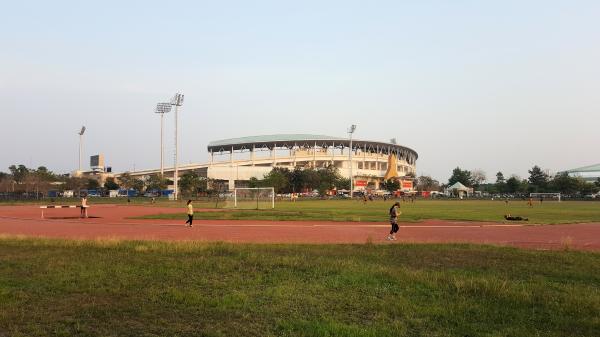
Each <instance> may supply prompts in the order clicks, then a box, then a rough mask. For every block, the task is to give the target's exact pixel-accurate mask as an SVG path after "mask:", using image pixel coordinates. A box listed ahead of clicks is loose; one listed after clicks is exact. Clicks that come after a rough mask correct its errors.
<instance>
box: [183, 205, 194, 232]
mask: <svg viewBox="0 0 600 337" xmlns="http://www.w3.org/2000/svg"><path fill="white" fill-rule="evenodd" d="M187 216H188V219H187V221H186V222H185V223H186V224H189V225H187V226H188V227H192V221H193V220H194V206H192V201H191V200H188V202H187Z"/></svg>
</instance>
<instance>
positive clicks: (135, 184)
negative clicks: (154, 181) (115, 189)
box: [132, 178, 145, 192]
mask: <svg viewBox="0 0 600 337" xmlns="http://www.w3.org/2000/svg"><path fill="white" fill-rule="evenodd" d="M144 186H145V184H144V181H143V180H142V179H139V178H134V179H133V181H132V188H133V189H134V190H136V191H138V192H143V191H144Z"/></svg>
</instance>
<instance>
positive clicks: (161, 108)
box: [154, 103, 171, 177]
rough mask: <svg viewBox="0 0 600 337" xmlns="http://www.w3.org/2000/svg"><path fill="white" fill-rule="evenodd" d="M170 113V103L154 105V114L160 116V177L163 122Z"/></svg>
mask: <svg viewBox="0 0 600 337" xmlns="http://www.w3.org/2000/svg"><path fill="white" fill-rule="evenodd" d="M169 111H171V103H158V104H156V110H154V112H155V113H157V114H160V176H161V177H162V176H163V174H164V159H163V158H164V151H165V148H164V146H163V120H164V117H165V114H166V113H168V112H169Z"/></svg>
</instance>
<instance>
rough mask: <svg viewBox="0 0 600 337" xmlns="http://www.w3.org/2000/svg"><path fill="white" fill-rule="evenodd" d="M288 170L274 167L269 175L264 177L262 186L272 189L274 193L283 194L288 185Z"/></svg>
mask: <svg viewBox="0 0 600 337" xmlns="http://www.w3.org/2000/svg"><path fill="white" fill-rule="evenodd" d="M289 176H290V170H288V169H287V168H282V167H274V168H273V169H272V170H271V171H270V172H269V173H267V174H265V175H264V178H263V181H262V182H261V185H262V186H267V187H273V189H274V190H275V193H284V192H285V191H286V190H287V189H288V187H289V185H290V181H289Z"/></svg>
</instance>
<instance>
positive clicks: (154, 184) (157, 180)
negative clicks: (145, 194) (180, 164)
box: [146, 173, 169, 191]
mask: <svg viewBox="0 0 600 337" xmlns="http://www.w3.org/2000/svg"><path fill="white" fill-rule="evenodd" d="M168 185H169V181H168V180H167V179H166V178H164V177H161V175H160V174H157V173H155V174H151V175H149V176H148V179H146V189H147V190H152V191H155V190H164V189H166V188H167V186H168Z"/></svg>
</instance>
